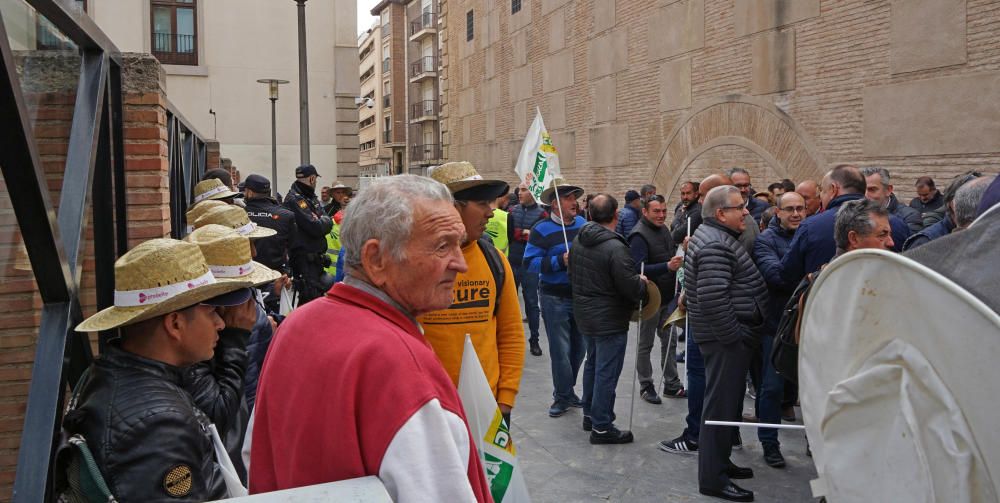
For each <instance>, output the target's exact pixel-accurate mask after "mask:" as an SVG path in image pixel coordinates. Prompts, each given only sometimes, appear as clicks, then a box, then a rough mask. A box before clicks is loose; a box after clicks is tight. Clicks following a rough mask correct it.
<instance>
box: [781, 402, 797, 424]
mask: <svg viewBox="0 0 1000 503" xmlns="http://www.w3.org/2000/svg"><path fill="white" fill-rule="evenodd" d="M781 420H782V421H785V422H788V423H794V422H795V407H792V406H791V405H789V406H788V407H785V408H783V409H781Z"/></svg>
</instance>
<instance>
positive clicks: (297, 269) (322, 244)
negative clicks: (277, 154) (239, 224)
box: [283, 164, 333, 306]
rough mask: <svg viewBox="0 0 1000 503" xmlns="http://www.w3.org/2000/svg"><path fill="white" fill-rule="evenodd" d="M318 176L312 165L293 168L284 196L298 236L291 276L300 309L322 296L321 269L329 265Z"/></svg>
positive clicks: (327, 220) (329, 224)
mask: <svg viewBox="0 0 1000 503" xmlns="http://www.w3.org/2000/svg"><path fill="white" fill-rule="evenodd" d="M317 178H319V173H317V172H316V167H315V166H313V165H312V164H305V165H302V166H299V167H297V168H295V182H293V183H292V186H291V188H289V189H288V194H286V195H285V201H284V203H283V204H284V206H285V208H288V209H289V210H290V211H291V212H292V213H294V214H295V225H296V227H297V228H298V232H297V233H296V234H295V238H294V239H293V240H292V245H291V256H290V258H291V265H292V272H293V273H294V274H295V290H296V291H297V292H298V303H299V305H300V306H301V305H302V304H305V303H306V302H309V301H310V300H313V299H315V298H316V297H319V296H320V295H323V291H324V288H323V283H322V277H323V268H324V267H327V266H328V265H330V258H329V257H328V256H327V255H326V235H327V233H329V232H330V229H331V228H332V227H333V222H332V220H331V219H330V217H329V216H327V214H326V213H324V212H323V208H322V206H320V203H319V198H318V197H316V179H317Z"/></svg>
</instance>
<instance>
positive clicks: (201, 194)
mask: <svg viewBox="0 0 1000 503" xmlns="http://www.w3.org/2000/svg"><path fill="white" fill-rule="evenodd" d="M238 195H239V194H237V193H236V192H233V191H231V190H229V187H226V185H225V184H224V183H222V181H221V180H219V179H218V178H209V179H208V180H202V181H200V182H198V185H195V186H194V196H193V197H192V198H191V204H192V205H195V204H198V203H200V202H202V201H207V200H209V199H214V200H219V199H228V198H230V197H236V196H238Z"/></svg>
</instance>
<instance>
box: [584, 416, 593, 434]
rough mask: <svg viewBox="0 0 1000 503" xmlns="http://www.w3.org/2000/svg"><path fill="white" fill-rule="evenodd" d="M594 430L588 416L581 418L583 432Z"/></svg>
mask: <svg viewBox="0 0 1000 503" xmlns="http://www.w3.org/2000/svg"><path fill="white" fill-rule="evenodd" d="M593 429H594V423H593V422H592V421H591V420H590V416H583V431H590V430H593Z"/></svg>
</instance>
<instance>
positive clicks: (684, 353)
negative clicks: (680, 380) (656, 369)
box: [677, 351, 687, 363]
mask: <svg viewBox="0 0 1000 503" xmlns="http://www.w3.org/2000/svg"><path fill="white" fill-rule="evenodd" d="M685 356H687V351H681V352H680V353H677V363H684V357H685Z"/></svg>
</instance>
